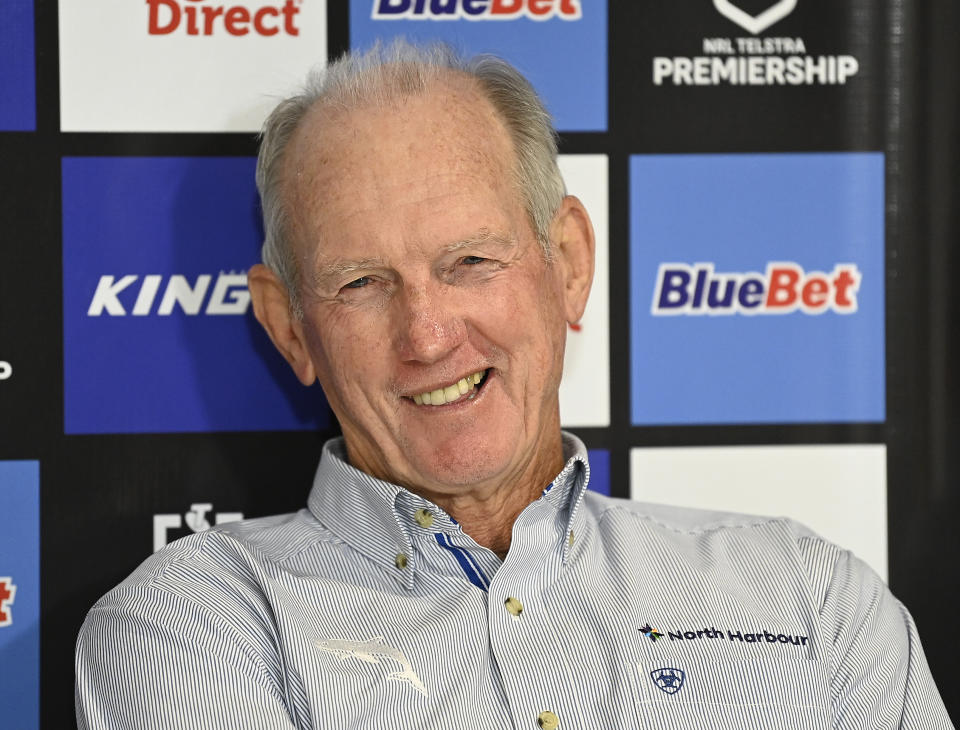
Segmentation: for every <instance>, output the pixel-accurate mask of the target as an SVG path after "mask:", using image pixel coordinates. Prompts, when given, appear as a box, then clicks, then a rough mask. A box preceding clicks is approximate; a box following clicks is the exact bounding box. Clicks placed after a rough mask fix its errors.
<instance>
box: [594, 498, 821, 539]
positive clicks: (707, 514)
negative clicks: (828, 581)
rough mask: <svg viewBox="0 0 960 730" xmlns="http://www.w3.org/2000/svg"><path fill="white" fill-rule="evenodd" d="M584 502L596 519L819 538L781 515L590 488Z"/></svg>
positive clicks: (678, 529)
mask: <svg viewBox="0 0 960 730" xmlns="http://www.w3.org/2000/svg"><path fill="white" fill-rule="evenodd" d="M584 502H585V506H586V507H587V508H588V509H589V510H590V511H591V512H592V513H593V514H594V515H595V517H596V518H597V520H598V521H603V520H607V519H621V520H627V521H631V520H633V521H636V522H638V523H639V522H645V523H650V524H652V525H657V526H659V527H661V528H663V529H666V530H670V531H674V532H678V533H685V534H699V533H710V532H716V531H723V530H731V531H733V530H752V529H759V530H764V529H775V530H786V531H788V532H790V533H792V534H794V535H795V536H796V537H797V538H798V539H800V538H809V539H815V540H820V539H821V538H820V537H819V535H817V534H816V533H815V532H813V530H811V529H810V528H808V527H807V526H806V525H803V524H802V523H800V522H797V521H795V520H793V519H791V518H789V517H783V516H769V515H757V514H746V513H740V512H724V511H720V510H711V509H701V508H697V507H682V506H677V505H670V504H660V503H656V502H639V501H636V500H632V499H618V498H616V497H607V496H604V495H601V494H595V493H593V492H588V493H587V495H586V497H585V498H584Z"/></svg>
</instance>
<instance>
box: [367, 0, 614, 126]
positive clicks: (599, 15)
mask: <svg viewBox="0 0 960 730" xmlns="http://www.w3.org/2000/svg"><path fill="white" fill-rule="evenodd" d="M529 5H530V2H529V0H351V1H350V44H351V46H352V47H353V48H366V47H368V46H370V45H372V43H373V42H374V41H375V40H377V39H389V38H392V37H394V36H404V37H406V38H407V39H409V40H411V41H430V40H441V41H446V42H448V43H450V44H451V45H453V46H454V47H455V48H457V49H458V50H461V51H463V52H465V53H467V54H468V55H473V54H477V53H494V54H496V55H498V56H502V57H503V58H506V59H507V60H508V61H510V62H511V63H512V64H513V65H515V66H516V67H517V68H518V69H519V70H520V71H521V72H522V73H523V74H524V75H525V76H526V77H527V78H528V79H529V80H530V82H531V83H532V84H533V85H534V86H535V87H536V89H537V91H538V92H539V93H540V95H541V96H542V97H543V99H544V101H545V102H546V105H547V108H548V109H549V110H550V112H551V113H552V114H553V116H554V119H555V121H556V124H557V128H558V129H561V130H564V131H604V130H606V128H607V2H606V0H584V1H581V0H555V1H554V2H550V1H549V0H546V1H545V0H535V2H534V3H533V5H534V6H535V7H541V8H549V11H548V13H547V16H546V18H545V19H542V20H535V19H533V17H531V16H530V14H529V12H528V10H527V9H528V7H529ZM513 8H516V9H517V11H516V12H512V13H511V12H509V11H510V10H512V9H513ZM444 10H449V11H451V12H450V13H448V12H444ZM500 10H502V11H507V12H497V11H500Z"/></svg>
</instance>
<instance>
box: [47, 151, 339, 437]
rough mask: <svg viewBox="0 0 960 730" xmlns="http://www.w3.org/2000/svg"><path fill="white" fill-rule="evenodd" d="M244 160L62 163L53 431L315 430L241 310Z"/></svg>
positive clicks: (247, 259) (247, 236) (298, 393)
mask: <svg viewBox="0 0 960 730" xmlns="http://www.w3.org/2000/svg"><path fill="white" fill-rule="evenodd" d="M254 164H255V163H254V160H253V158H228V157H209V158H183V157H181V158H170V157H165V158H132V157H124V158H93V157H86V158H79V157H77V158H65V159H64V160H63V306H64V310H63V323H64V422H65V426H66V432H67V433H144V432H169V431H249V430H273V429H314V428H317V427H318V426H321V427H325V426H327V425H328V424H329V422H330V415H329V412H328V409H327V407H326V405H325V402H324V400H323V397H322V394H321V392H320V388H319V386H314V387H312V388H309V389H308V388H304V387H303V386H301V385H300V383H299V381H297V380H296V378H295V377H294V375H293V373H292V372H291V371H290V368H289V367H288V366H287V363H286V362H284V361H283V359H282V358H281V357H280V355H279V354H278V353H277V352H276V351H275V349H274V347H273V345H272V344H271V343H270V341H269V340H268V339H267V336H266V334H265V333H264V332H263V331H262V328H261V327H260V325H259V323H257V322H256V321H255V320H254V318H253V310H252V307H251V306H250V294H249V292H248V291H247V278H246V271H247V269H248V268H249V267H250V266H251V264H253V263H255V262H257V261H258V260H259V248H260V244H261V242H262V240H263V234H262V232H261V229H260V222H259V217H258V215H259V214H258V211H257V198H256V189H255V187H254V182H253V172H254Z"/></svg>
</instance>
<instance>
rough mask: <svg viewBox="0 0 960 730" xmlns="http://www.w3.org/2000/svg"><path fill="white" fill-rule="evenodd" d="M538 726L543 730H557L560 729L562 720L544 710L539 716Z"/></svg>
mask: <svg viewBox="0 0 960 730" xmlns="http://www.w3.org/2000/svg"><path fill="white" fill-rule="evenodd" d="M537 725H539V726H540V727H542V728H543V730H557V728H558V727H560V718H559V717H557V716H556V715H554V714H553V713H552V712H550V710H544V711H543V712H541V713H540V714H539V715H537Z"/></svg>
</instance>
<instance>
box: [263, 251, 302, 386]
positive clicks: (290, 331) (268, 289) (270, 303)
mask: <svg viewBox="0 0 960 730" xmlns="http://www.w3.org/2000/svg"><path fill="white" fill-rule="evenodd" d="M247 286H248V287H249V289H250V300H251V301H252V302H253V314H254V316H256V318H257V321H258V322H259V323H260V324H262V325H263V328H264V329H265V330H266V331H267V334H268V335H269V336H270V339H271V340H272V341H273V345H274V347H276V348H277V349H278V350H279V351H280V354H281V355H283V357H284V359H286V361H287V362H288V363H290V367H291V368H293V372H294V373H295V374H296V376H297V378H298V379H299V380H300V382H301V383H303V384H304V385H313V382H314V381H315V380H316V379H317V373H316V370H314V367H313V361H312V360H311V359H310V352H309V350H308V349H307V343H306V340H305V338H304V336H303V323H302V322H301V321H300V320H298V319H297V318H295V317H294V316H293V313H292V312H291V311H290V299H289V296H288V295H287V288H286V287H285V286H284V285H283V282H282V281H280V279H279V278H278V277H277V275H276V274H274V273H273V272H272V271H271V270H270V269H268V268H267V267H266V266H264V265H263V264H256V265H255V266H253V267H251V269H250V271H248V272H247Z"/></svg>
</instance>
